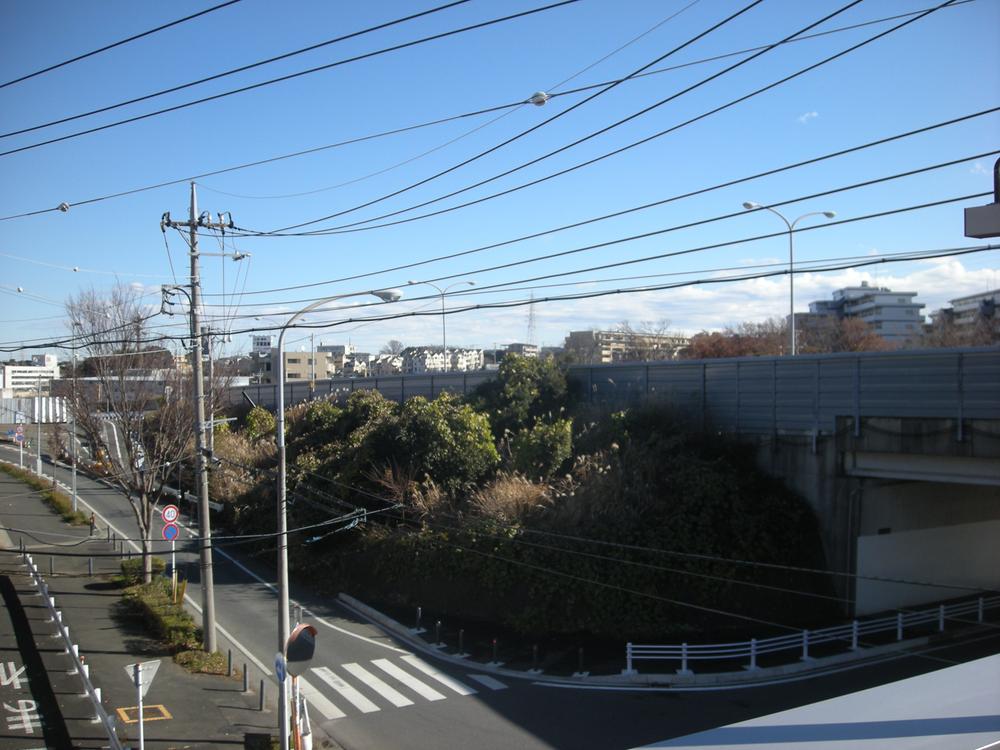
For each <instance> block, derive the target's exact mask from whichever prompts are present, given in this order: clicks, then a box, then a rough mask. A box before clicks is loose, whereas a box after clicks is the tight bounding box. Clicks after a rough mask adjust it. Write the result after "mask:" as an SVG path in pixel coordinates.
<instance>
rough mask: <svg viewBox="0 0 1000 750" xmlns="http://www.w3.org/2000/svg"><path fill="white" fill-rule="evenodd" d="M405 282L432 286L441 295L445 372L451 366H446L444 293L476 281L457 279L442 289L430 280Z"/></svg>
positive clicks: (446, 344) (446, 342)
mask: <svg viewBox="0 0 1000 750" xmlns="http://www.w3.org/2000/svg"><path fill="white" fill-rule="evenodd" d="M406 283H407V284H409V285H410V286H414V285H417V284H426V285H427V286H432V287H434V288H435V289H437V291H438V294H440V295H441V354H442V355H443V356H444V361H445V368H444V369H445V372H447V371H448V370H450V369H451V367H449V366H448V365H449V362H448V339H447V336H446V334H445V322H444V321H445V314H444V295H445V294H446V293H447V292H448V290H449V289H454V288H455V287H456V286H475V285H476V282H475V281H457V282H455V283H454V284H450V285H449V286H446V287H445V288H444V289H442V288H441V287H439V286H438V285H437V284H434V283H433V282H430V281H407V282H406Z"/></svg>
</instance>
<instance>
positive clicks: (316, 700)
mask: <svg viewBox="0 0 1000 750" xmlns="http://www.w3.org/2000/svg"><path fill="white" fill-rule="evenodd" d="M299 690H300V691H301V693H302V696H303V697H304V698H305V699H306V700H307V701H309V703H311V704H312V705H313V706H315V707H316V710H317V711H319V712H320V714H322V716H323V718H324V719H342V718H344V717H345V716H346V715H347V714H345V713H344V712H343V711H341V710H340V709H339V708H337V707H336V706H335V705H333V703H331V702H330V701H328V700H327V699H326V696H324V695H323V694H322V693H321V692H319V691H318V690H317V689H316V688H314V687H313V686H312V685H310V684H309V683H308V682H306V681H305V679H304V678H302V677H300V678H299Z"/></svg>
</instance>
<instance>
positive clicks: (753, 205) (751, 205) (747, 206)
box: [743, 201, 760, 211]
mask: <svg viewBox="0 0 1000 750" xmlns="http://www.w3.org/2000/svg"><path fill="white" fill-rule="evenodd" d="M743 208H745V209H746V210H747V211H752V210H753V209H755V208H760V204H759V203H754V202H753V201H743Z"/></svg>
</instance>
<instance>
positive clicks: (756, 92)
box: [262, 0, 955, 234]
mask: <svg viewBox="0 0 1000 750" xmlns="http://www.w3.org/2000/svg"><path fill="white" fill-rule="evenodd" d="M855 1H858V0H855ZM953 2H955V0H946V1H945V2H944V3H942V4H941V5H939V6H937V7H936V8H933V9H931V10H928V11H926V12H924V13H922V14H920V15H919V16H915V17H914V18H910V19H908V20H906V21H903V22H902V23H899V24H897V25H895V26H893V27H892V28H890V29H887V30H885V31H883V32H881V33H879V34H876V35H874V36H871V37H869V38H868V39H865V40H863V41H861V42H858V43H857V44H854V45H851V46H850V47H847V48H846V49H844V50H841V51H840V52H837V53H835V54H833V55H830V56H829V57H826V58H824V59H823V60H820V61H819V62H816V63H813V64H812V65H808V66H806V67H804V68H801V69H799V70H798V71H796V72H794V73H791V74H790V75H787V76H785V77H783V78H780V79H778V80H777V81H773V82H772V83H769V84H767V85H766V86H762V87H760V88H758V89H755V90H754V91H751V92H750V93H748V94H744V95H743V96H740V97H737V98H736V99H731V100H730V101H728V102H726V103H725V104H722V105H720V106H718V107H715V108H713V109H710V110H708V111H706V112H703V113H701V114H700V115H697V116H695V117H692V118H690V119H688V120H685V121H684V122H681V123H679V124H677V125H674V126H672V127H669V128H666V129H665V130H661V131H659V132H657V133H654V134H653V135H650V136H646V137H645V138H641V139H639V140H637V141H633V142H632V143H629V144H627V145H625V146H622V147H620V148H617V149H614V150H612V151H609V152H607V153H604V154H602V155H600V156H596V157H594V158H592V159H588V160H586V161H583V162H580V163H578V164H575V165H573V166H571V167H567V168H565V169H562V170H559V171H557V172H554V173H552V174H549V175H546V176H544V177H540V178H537V179H535V180H531V181H529V182H526V183H522V184H521V185H517V186H514V187H512V188H508V189H506V190H502V191H499V192H497V193H492V194H491V195H487V196H483V197H481V198H478V199H475V200H471V201H467V202H465V203H460V204H458V205H456V206H452V207H450V208H444V209H439V210H437V211H431V212H428V213H425V214H421V215H419V216H413V217H409V218H406V219H398V220H396V221H391V222H386V223H383V224H379V225H376V226H369V227H360V226H359V225H361V224H369V223H371V222H374V221H381V220H382V219H386V218H390V217H392V216H397V215H399V214H401V213H406V212H408V211H412V210H415V209H417V208H421V207H423V206H426V205H429V204H431V203H436V202H438V201H440V200H445V199H447V198H450V197H452V196H455V195H458V194H460V193H463V192H466V191H467V190H471V189H473V188H476V187H479V186H481V185H484V184H486V183H488V182H492V181H493V180H496V179H499V178H501V177H504V176H506V175H509V174H511V173H513V172H516V171H518V170H520V169H523V168H525V167H527V166H530V165H532V164H535V163H537V162H539V161H541V160H543V159H546V158H548V157H549V156H552V155H554V154H557V153H560V152H561V151H564V150H566V149H567V148H572V147H573V146H574V145H576V144H577V143H581V142H583V141H584V140H587V139H588V138H591V137H593V136H594V135H597V134H599V133H602V132H605V131H606V130H608V129H610V128H611V127H615V126H616V125H617V124H621V123H622V122H626V121H627V120H628V119H631V118H632V117H636V116H638V115H640V114H642V113H644V112H646V111H648V110H649V109H651V108H652V107H649V108H647V109H645V110H641V111H640V112H638V113H635V114H633V115H631V116H630V117H629V118H626V120H621V121H619V123H616V124H615V125H611V126H608V128H605V129H603V130H600V131H596V132H595V133H592V134H590V135H589V136H586V137H584V138H583V139H580V140H577V141H575V142H573V143H571V144H569V145H568V146H563V147H561V148H560V149H557V150H555V151H551V152H549V153H548V154H545V155H543V156H541V157H537V158H536V159H533V160H531V161H528V162H525V163H523V164H521V165H519V166H517V167H514V168H512V169H510V170H507V171H505V172H502V173H500V174H497V175H494V176H493V177H490V178H487V179H486V180H481V181H479V182H477V183H475V184H473V185H469V186H466V187H464V188H461V189H459V190H455V191H452V192H450V193H448V194H446V195H442V196H438V197H437V198H433V199H431V200H428V201H424V202H422V203H419V204H415V205H412V206H409V207H407V208H403V209H399V210H397V211H392V212H389V213H385V214H382V215H380V216H375V217H371V218H369V219H364V220H360V221H356V222H352V223H349V224H342V225H340V226H336V227H330V228H327V229H325V230H319V231H316V232H312V234H334V233H340V232H342V231H344V230H351V231H367V230H370V229H380V228H383V227H388V226H396V225H399V224H406V223H409V222H413V221H418V220H421V219H426V218H429V217H432V216H439V215H441V214H445V213H450V212H452V211H457V210H459V209H462V208H468V207H469V206H474V205H477V204H480V203H484V202H486V201H489V200H493V199H495V198H499V197H501V196H505V195H509V194H511V193H514V192H518V191H520V190H524V189H525V188H528V187H533V186H535V185H538V184H540V183H542V182H547V181H548V180H551V179H554V178H556V177H561V176H563V175H566V174H568V173H570V172H574V171H576V170H578V169H582V168H583V167H587V166H590V165H592V164H596V163H597V162H600V161H603V160H604V159H608V158H610V157H612V156H618V155H619V154H622V153H624V152H626V151H629V150H631V149H633V148H636V147H638V146H641V145H644V144H646V143H649V142H651V141H653V140H656V139H657V138H661V137H663V136H664V135H667V134H669V133H672V132H674V131H677V130H680V129H681V128H684V127H687V126H688V125H691V124H694V123H696V122H699V121H701V120H703V119H706V118H708V117H710V116H712V115H714V114H717V113H718V112H722V111H724V110H726V109H729V108H730V107H734V106H736V105H737V104H740V103H742V102H744V101H747V100H749V99H751V98H753V97H755V96H758V95H760V94H762V93H764V92H766V91H769V90H770V89H773V88H776V87H778V86H781V85H783V84H785V83H787V82H788V81H791V80H793V79H795V78H798V77H799V76H802V75H804V74H806V73H808V72H810V71H813V70H815V69H817V68H819V67H821V66H823V65H826V64H827V63H830V62H833V61H834V60H837V59H838V58H840V57H843V56H845V55H848V54H850V53H851V52H854V51H856V50H858V49H860V48H861V47H864V46H865V45H867V44H871V43H872V42H874V41H876V40H878V39H880V38H882V37H884V36H887V35H888V34H892V33H893V32H895V31H898V30H900V29H902V28H903V27H905V26H908V25H909V24H911V23H914V22H916V21H919V20H920V19H922V18H924V17H926V16H927V15H929V14H931V13H933V12H935V11H936V10H939V9H940V8H942V7H945V6H947V5H950V4H951V3H953ZM853 4H854V3H851V5H853ZM847 7H849V6H847ZM844 9H846V8H844ZM844 9H841V11H842V10H844ZM841 11H837V12H841ZM807 28H811V26H810V27H807ZM769 49H770V48H769ZM759 54H763V53H758V55H759ZM758 55H755V56H754V57H756V56H758ZM750 59H753V58H747V60H744V61H742V62H741V63H737V65H741V64H743V63H745V62H747V61H749V60H750ZM734 67H736V65H734V66H730V67H729V68H726V69H725V70H723V71H721V72H720V73H717V74H715V75H714V76H711V77H709V78H706V79H703V80H702V81H701V82H699V83H697V84H694V85H693V86H691V87H689V88H688V89H685V90H684V91H681V92H679V93H678V94H675V95H673V96H672V97H669V98H668V99H665V100H663V102H660V103H658V104H655V105H652V106H653V107H655V106H659V104H662V103H664V102H666V101H670V99H672V98H676V97H677V96H680V95H682V94H683V93H685V92H686V91H690V90H691V89H693V88H696V87H697V86H700V85H701V84H702V83H705V82H707V81H709V80H711V79H712V78H715V77H718V76H719V75H721V74H722V73H725V72H727V71H729V70H732V69H733V68H734ZM418 184H419V183H418ZM350 210H354V209H350ZM341 213H345V212H341ZM338 215H340V214H339V213H338V214H331V215H329V216H326V217H321V218H319V219H314V220H312V221H309V222H304V223H301V224H297V225H294V226H293V227H286V229H287V228H298V227H301V226H306V225H308V224H313V223H316V222H318V221H324V220H325V219H328V218H333V217H334V216H338ZM352 228H353V229H352ZM276 231H277V232H282V231H284V230H276ZM262 234H269V233H267V232H265V233H262Z"/></svg>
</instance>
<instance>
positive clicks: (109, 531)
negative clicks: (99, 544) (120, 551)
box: [108, 526, 111, 542]
mask: <svg viewBox="0 0 1000 750" xmlns="http://www.w3.org/2000/svg"><path fill="white" fill-rule="evenodd" d="M108 541H109V542H110V541H111V527H110V526H108Z"/></svg>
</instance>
